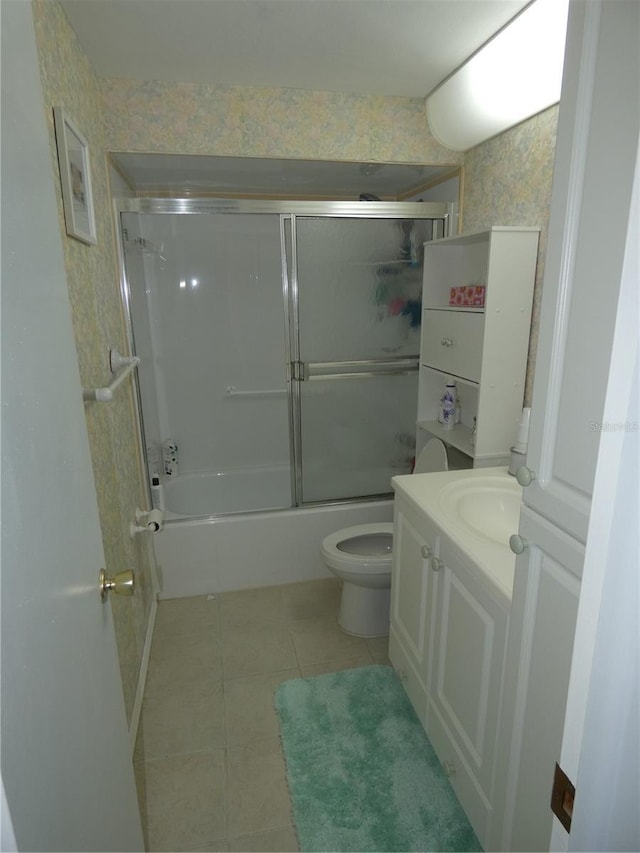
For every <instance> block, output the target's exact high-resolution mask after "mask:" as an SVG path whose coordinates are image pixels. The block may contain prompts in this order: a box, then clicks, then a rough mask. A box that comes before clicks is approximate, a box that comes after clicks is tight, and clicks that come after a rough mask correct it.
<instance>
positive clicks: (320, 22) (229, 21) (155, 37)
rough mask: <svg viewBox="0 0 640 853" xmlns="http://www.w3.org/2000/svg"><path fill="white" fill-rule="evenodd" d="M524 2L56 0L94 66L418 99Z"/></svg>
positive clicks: (139, 74) (106, 73)
mask: <svg viewBox="0 0 640 853" xmlns="http://www.w3.org/2000/svg"><path fill="white" fill-rule="evenodd" d="M528 2H529V0H62V6H63V7H64V10H65V12H66V14H67V17H68V19H69V21H70V22H71V25H72V26H73V28H74V30H75V31H76V33H77V35H78V37H79V39H80V42H81V43H82V45H83V48H84V50H85V51H86V53H87V55H88V56H89V58H90V60H91V62H92V63H93V66H94V68H95V70H96V72H97V74H98V75H99V76H101V77H127V78H133V79H140V80H168V81H174V82H176V81H192V82H204V83H216V84H218V85H224V86H231V85H239V86H261V87H271V86H275V87H292V88H299V89H317V90H321V91H327V92H356V93H368V94H377V95H402V96H405V97H425V96H426V95H427V94H429V92H430V91H431V90H432V89H433V88H434V87H435V86H437V84H438V83H440V82H441V81H442V80H443V79H444V78H445V77H446V76H447V75H449V74H450V73H451V72H452V71H453V70H455V68H457V67H458V66H459V65H460V64H461V63H462V62H464V60H465V59H467V58H468V57H469V56H470V55H471V54H472V53H473V52H474V51H475V50H477V49H478V48H479V47H480V46H481V45H482V44H483V43H484V42H485V41H487V39H489V38H490V37H491V36H492V35H493V34H494V33H495V32H496V31H497V30H499V29H500V28H501V27H503V26H504V25H505V24H506V23H507V22H508V21H509V20H511V18H513V17H514V16H515V15H516V14H517V13H518V12H519V11H520V10H521V9H522V8H523V7H524V6H526V5H527V3H528Z"/></svg>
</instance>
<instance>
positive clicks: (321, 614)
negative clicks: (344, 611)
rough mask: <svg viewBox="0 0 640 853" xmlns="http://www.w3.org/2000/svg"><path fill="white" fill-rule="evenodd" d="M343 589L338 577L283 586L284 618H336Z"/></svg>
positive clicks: (293, 619) (289, 619) (291, 619)
mask: <svg viewBox="0 0 640 853" xmlns="http://www.w3.org/2000/svg"><path fill="white" fill-rule="evenodd" d="M340 595H341V589H340V584H339V582H338V579H337V578H334V577H330V578H321V579H320V580H315V581H305V582H303V583H291V584H286V585H285V586H283V587H282V604H283V612H284V618H285V619H286V620H287V621H288V622H292V621H296V620H299V619H336V618H337V616H338V611H339V610H340Z"/></svg>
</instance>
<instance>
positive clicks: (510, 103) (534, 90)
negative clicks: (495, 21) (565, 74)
mask: <svg viewBox="0 0 640 853" xmlns="http://www.w3.org/2000/svg"><path fill="white" fill-rule="evenodd" d="M567 12H568V0H535V2H533V3H531V4H530V5H529V6H527V7H526V8H525V9H524V11H523V12H521V13H520V14H519V15H518V16H517V17H516V18H514V19H513V20H512V21H511V22H510V23H509V24H507V26H506V27H504V28H503V29H502V30H500V31H499V32H498V33H497V34H496V35H495V36H494V37H493V38H492V39H491V40H490V41H488V42H487V43H486V44H484V45H483V46H482V47H481V48H480V49H479V50H478V51H476V53H474V54H473V56H471V57H470V58H469V59H468V60H467V61H466V62H465V64H464V65H462V66H461V67H460V68H458V69H457V71H454V72H453V74H452V75H451V76H450V77H448V78H447V79H446V80H445V81H444V82H443V83H441V84H440V86H439V87H438V88H437V89H435V90H434V91H433V92H432V93H431V94H430V95H428V96H427V99H426V109H427V119H428V121H429V127H430V129H431V132H432V133H433V135H434V136H435V138H436V139H437V140H438V142H440V143H441V144H442V145H444V146H446V147H447V148H450V149H452V150H453V151H468V150H469V148H473V147H474V146H476V145H479V144H480V143H481V142H484V141H485V140H487V139H490V138H491V137H492V136H496V135H497V134H499V133H502V132H503V131H505V130H507V129H508V128H510V127H513V126H514V125H516V124H518V123H519V122H521V121H524V120H525V119H527V118H530V117H531V116H533V115H535V114H536V113H539V112H541V111H542V110H544V109H547V107H550V106H551V105H552V104H555V103H557V102H558V101H559V100H560V88H561V85H562V68H563V64H564V44H565V37H566V30H567Z"/></svg>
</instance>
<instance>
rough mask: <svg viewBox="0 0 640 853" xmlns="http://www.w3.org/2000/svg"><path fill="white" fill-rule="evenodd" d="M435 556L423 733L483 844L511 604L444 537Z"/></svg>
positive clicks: (491, 783) (489, 806) (490, 810)
mask: <svg viewBox="0 0 640 853" xmlns="http://www.w3.org/2000/svg"><path fill="white" fill-rule="evenodd" d="M440 557H441V562H442V565H441V567H440V569H439V571H438V573H437V574H438V596H437V601H436V608H435V636H434V640H433V659H432V665H431V674H430V678H429V684H428V694H427V696H428V700H427V734H428V735H429V737H430V739H431V742H432V744H433V747H434V749H435V751H436V753H437V755H438V757H439V758H440V760H441V761H442V762H443V766H445V768H446V769H448V770H449V771H450V772H451V776H450V781H451V784H452V786H453V789H454V790H455V792H456V794H457V796H458V799H459V800H460V802H461V803H462V806H463V808H464V809H465V811H466V813H467V815H468V816H469V819H470V821H471V824H472V826H473V828H474V830H475V832H476V834H477V835H478V838H479V839H480V842H481V843H482V844H483V845H485V840H486V833H487V828H488V821H489V819H490V816H491V812H492V807H491V801H492V796H493V790H492V788H493V770H494V764H495V756H496V752H495V750H496V737H497V728H498V710H499V706H500V695H501V687H502V670H503V664H504V652H505V642H506V631H507V620H508V615H509V603H508V601H506V600H505V599H503V597H502V596H500V595H499V594H497V595H491V594H490V593H489V591H488V590H487V588H486V587H485V586H484V584H483V583H482V581H481V580H479V579H478V569H477V568H476V569H472V568H471V567H469V568H467V567H465V566H464V565H463V563H462V560H461V558H460V556H459V553H458V552H457V551H455V550H454V549H452V548H450V547H449V546H448V545H447V543H446V541H445V540H442V542H441V544H440ZM485 846H486V845H485Z"/></svg>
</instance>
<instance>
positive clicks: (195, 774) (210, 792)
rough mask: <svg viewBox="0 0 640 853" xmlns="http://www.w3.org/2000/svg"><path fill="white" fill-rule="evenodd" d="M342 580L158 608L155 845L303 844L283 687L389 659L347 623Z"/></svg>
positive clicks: (151, 740)
mask: <svg viewBox="0 0 640 853" xmlns="http://www.w3.org/2000/svg"><path fill="white" fill-rule="evenodd" d="M339 602H340V589H339V586H338V582H337V581H336V580H335V579H334V578H328V579H326V580H319V581H307V582H304V583H297V584H287V585H285V586H277V587H265V588H264V589H256V590H246V591H241V592H230V593H223V594H221V595H217V596H215V597H209V596H198V597H196V598H178V599H171V600H167V601H161V602H160V603H159V606H158V614H157V619H156V627H155V632H154V638H153V644H152V649H151V658H150V662H149V673H148V677H147V685H146V689H145V696H144V702H143V707H142V716H141V721H140V729H139V734H138V742H137V745H136V754H135V770H136V780H137V784H138V796H139V800H140V811H141V814H142V819H143V828H144V831H145V842H146V845H147V850H150V851H164V850H172V851H192V853H195V851H282V853H284V851H291V850H297V849H298V847H297V842H296V835H295V831H294V829H293V826H292V823H291V806H290V801H289V794H288V791H287V784H286V778H285V768H284V759H283V756H282V751H281V748H280V738H279V731H278V722H277V719H276V714H275V711H274V708H273V693H274V690H275V688H276V687H277V686H278V684H280V683H281V682H282V681H286V680H287V679H290V678H298V677H300V676H307V675H319V674H321V673H324V672H335V671H337V670H339V669H348V668H351V667H355V666H366V665H368V664H371V663H385V664H388V663H389V659H388V657H387V646H388V638H387V637H379V638H376V639H372V640H362V639H358V638H356V637H350V636H348V635H347V634H345V633H343V632H342V631H341V630H340V628H339V627H338V624H337V614H338V608H339Z"/></svg>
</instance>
